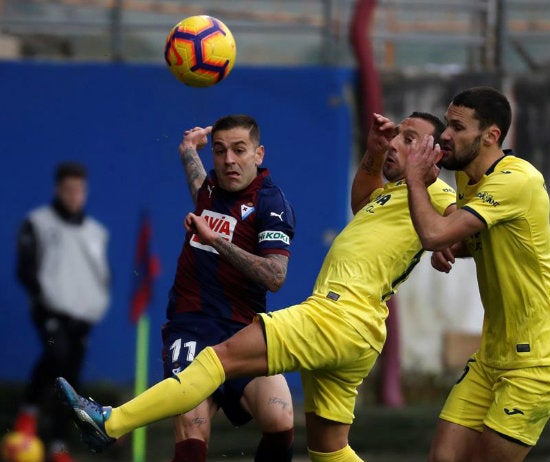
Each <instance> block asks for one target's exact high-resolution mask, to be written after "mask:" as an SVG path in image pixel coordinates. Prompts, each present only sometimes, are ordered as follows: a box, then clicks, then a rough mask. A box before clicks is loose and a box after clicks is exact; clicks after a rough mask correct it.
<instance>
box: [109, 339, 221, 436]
mask: <svg viewBox="0 0 550 462" xmlns="http://www.w3.org/2000/svg"><path fill="white" fill-rule="evenodd" d="M223 382H225V373H224V370H223V367H222V364H221V362H220V360H219V358H218V356H217V355H216V353H215V352H214V349H213V348H211V347H207V348H205V349H204V350H203V351H201V352H200V354H199V355H197V357H196V358H195V360H194V361H193V362H192V363H191V364H190V365H189V366H188V367H186V368H185V369H184V370H183V371H182V372H180V373H179V374H177V376H176V377H170V378H168V379H165V380H163V381H162V382H159V383H157V384H156V385H154V386H153V387H151V388H149V389H148V390H145V391H144V392H143V393H141V394H140V395H138V396H136V397H135V398H134V399H132V400H131V401H128V402H127V403H125V404H123V405H122V406H120V407H115V408H113V410H112V412H111V415H110V416H109V418H108V419H107V421H106V422H105V430H106V431H107V434H108V435H109V436H112V437H113V438H118V437H120V436H122V435H124V434H125V433H128V432H130V431H132V430H134V429H136V428H138V427H142V426H144V425H147V424H150V423H152V422H156V421H157V420H161V419H165V418H167V417H171V416H175V415H178V414H182V413H184V412H187V411H190V410H191V409H193V408H195V407H196V406H197V405H198V404H200V403H202V402H203V401H204V400H205V399H206V398H208V397H209V396H210V395H211V394H212V393H214V391H215V390H216V388H218V387H219V386H220V385H221V384H222V383H223Z"/></svg>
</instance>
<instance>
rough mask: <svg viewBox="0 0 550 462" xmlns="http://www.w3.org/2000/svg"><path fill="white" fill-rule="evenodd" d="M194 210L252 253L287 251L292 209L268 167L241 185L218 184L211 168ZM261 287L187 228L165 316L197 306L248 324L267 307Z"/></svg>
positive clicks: (214, 314) (215, 314)
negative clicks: (241, 187) (223, 186)
mask: <svg viewBox="0 0 550 462" xmlns="http://www.w3.org/2000/svg"><path fill="white" fill-rule="evenodd" d="M195 214H196V215H201V216H203V217H204V218H205V219H206V221H207V222H208V223H209V225H210V228H211V229H213V230H214V231H216V232H217V233H218V234H219V235H220V236H222V237H223V238H224V239H227V240H228V241H230V242H232V243H233V244H234V245H236V246H238V247H240V248H241V249H243V250H245V251H247V252H250V253H253V254H255V255H268V254H281V255H286V256H289V255H290V251H289V248H290V241H291V239H292V237H293V236H294V221H295V216H294V210H293V208H292V206H291V205H290V204H289V202H288V201H287V200H286V198H285V196H284V194H283V192H282V191H281V189H279V188H278V187H277V186H276V185H275V184H273V182H272V180H271V177H270V176H269V171H268V170H267V169H264V168H261V169H258V176H257V177H256V178H255V179H254V181H253V182H252V183H251V184H250V185H249V186H248V187H247V188H246V189H244V190H243V191H238V192H229V191H225V190H223V189H221V188H220V187H219V185H218V182H217V180H216V175H215V173H214V172H213V171H211V172H210V174H209V176H207V178H206V179H205V181H204V183H203V185H202V186H201V188H200V189H199V191H198V195H197V205H196V208H195ZM266 292H267V291H266V288H265V287H264V286H262V285H261V284H258V283H257V282H254V281H252V280H250V279H249V278H247V277H246V276H245V275H244V274H243V273H241V272H240V271H239V270H237V269H236V268H235V267H234V266H233V265H232V264H231V263H230V262H229V261H227V260H226V259H224V258H222V257H220V255H219V254H218V253H217V251H216V250H215V249H214V248H212V247H210V246H207V245H203V244H201V243H200V242H199V240H198V239H197V237H196V235H195V234H193V233H191V232H188V233H187V235H186V237H185V243H184V245H183V249H182V251H181V254H180V256H179V259H178V267H177V271H176V276H175V279H174V284H173V286H172V289H171V291H170V303H169V305H168V310H167V317H168V319H169V320H172V319H177V317H178V314H180V313H189V312H202V313H204V314H205V315H207V316H212V317H215V318H223V319H230V320H233V321H237V322H241V323H243V324H249V323H250V322H252V319H253V318H254V316H255V314H256V313H258V312H263V311H265V310H266Z"/></svg>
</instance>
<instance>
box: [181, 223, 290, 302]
mask: <svg viewBox="0 0 550 462" xmlns="http://www.w3.org/2000/svg"><path fill="white" fill-rule="evenodd" d="M184 224H185V228H186V229H187V231H190V232H192V233H195V234H196V235H197V236H198V238H199V240H200V241H201V243H202V244H205V245H209V246H211V247H213V248H214V249H216V250H217V251H218V253H219V254H220V255H221V256H222V257H223V258H225V259H226V260H228V261H230V262H231V264H232V265H233V266H234V267H235V268H236V269H237V270H239V271H240V272H241V273H243V274H244V275H246V276H247V277H248V278H249V279H251V280H252V281H255V282H258V283H260V284H262V285H263V286H264V287H265V288H266V289H267V290H269V291H271V292H277V291H278V290H279V289H280V288H281V287H282V285H283V283H284V282H285V279H286V274H287V268H288V257H287V256H285V255H279V254H269V255H267V256H265V257H263V256H260V255H255V254H253V253H250V252H247V251H246V250H243V249H241V248H240V247H238V246H236V245H235V244H233V243H231V242H229V241H227V240H226V239H224V238H223V237H221V236H220V235H218V234H217V233H215V232H214V231H212V230H211V229H210V227H209V226H208V223H207V222H206V220H205V219H204V218H203V217H200V216H197V215H195V214H194V213H189V214H187V216H186V217H185V222H184Z"/></svg>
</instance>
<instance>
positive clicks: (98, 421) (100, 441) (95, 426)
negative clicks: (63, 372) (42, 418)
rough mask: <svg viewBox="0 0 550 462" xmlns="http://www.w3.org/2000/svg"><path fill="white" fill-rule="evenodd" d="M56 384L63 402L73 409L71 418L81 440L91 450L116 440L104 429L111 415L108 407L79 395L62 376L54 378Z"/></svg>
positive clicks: (98, 450) (103, 447)
mask: <svg viewBox="0 0 550 462" xmlns="http://www.w3.org/2000/svg"><path fill="white" fill-rule="evenodd" d="M56 386H57V390H58V391H59V394H60V395H61V399H62V400H63V402H64V403H65V404H67V405H68V406H69V407H70V408H71V409H72V411H73V412H72V414H73V420H74V422H75V424H76V426H77V427H78V429H79V430H80V435H81V438H82V441H83V442H84V443H86V444H87V445H88V447H89V448H90V450H91V451H92V452H101V451H103V450H104V449H105V448H106V447H108V446H110V445H111V444H113V443H114V442H115V441H116V439H115V438H111V437H110V436H109V435H107V432H106V431H105V421H106V420H107V419H108V418H109V416H110V415H111V408H110V407H106V406H102V405H101V404H99V403H96V402H95V401H94V400H93V399H91V398H84V397H83V396H80V395H79V394H78V393H77V392H76V391H75V390H74V388H73V387H71V385H70V384H69V382H67V381H66V380H65V379H64V378H63V377H58V378H57V379H56Z"/></svg>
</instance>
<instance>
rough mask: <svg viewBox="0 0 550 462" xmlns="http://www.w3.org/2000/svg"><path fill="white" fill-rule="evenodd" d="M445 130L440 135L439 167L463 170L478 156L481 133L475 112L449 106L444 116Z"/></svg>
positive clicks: (461, 107)
mask: <svg viewBox="0 0 550 462" xmlns="http://www.w3.org/2000/svg"><path fill="white" fill-rule="evenodd" d="M446 119H447V128H446V129H445V131H444V132H443V133H442V134H441V140H440V145H441V151H442V152H443V157H442V158H441V165H442V166H443V167H445V168H446V169H448V170H464V169H465V168H466V167H467V166H468V165H469V164H470V163H471V162H472V161H473V160H474V159H475V158H476V157H477V156H478V155H479V150H480V147H481V137H482V132H481V130H480V129H479V121H478V120H477V119H476V118H475V111H474V110H473V109H471V108H467V107H463V106H454V105H453V104H451V105H450V106H449V108H448V109H447V114H446Z"/></svg>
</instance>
